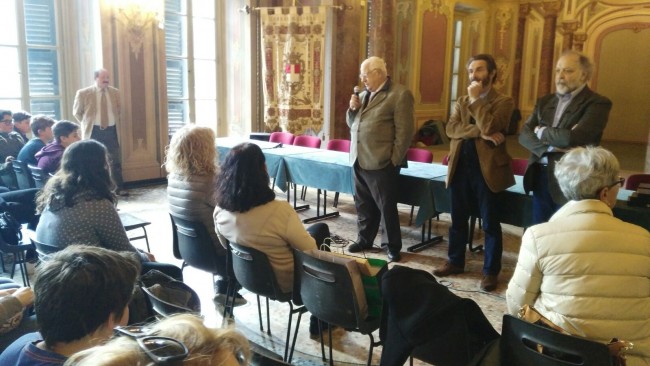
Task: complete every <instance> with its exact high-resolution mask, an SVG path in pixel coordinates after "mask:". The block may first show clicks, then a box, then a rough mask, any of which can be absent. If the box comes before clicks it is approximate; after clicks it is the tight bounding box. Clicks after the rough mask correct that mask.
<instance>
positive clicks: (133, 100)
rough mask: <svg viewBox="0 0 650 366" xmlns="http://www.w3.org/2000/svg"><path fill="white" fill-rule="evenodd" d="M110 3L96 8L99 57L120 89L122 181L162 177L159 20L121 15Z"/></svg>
mask: <svg viewBox="0 0 650 366" xmlns="http://www.w3.org/2000/svg"><path fill="white" fill-rule="evenodd" d="M111 5H112V3H111V2H109V1H104V2H102V6H101V9H100V14H101V19H102V43H103V57H104V67H105V68H106V69H107V70H109V72H110V73H111V80H112V83H113V84H114V85H115V86H116V87H117V88H119V89H120V97H121V105H122V116H121V119H120V123H119V124H118V134H119V136H120V147H121V149H122V173H123V176H124V180H125V181H127V182H128V181H137V180H145V179H154V178H161V177H164V176H165V175H166V174H165V173H164V171H163V169H162V168H161V165H162V159H163V154H164V147H165V146H166V145H167V136H166V135H167V98H166V93H161V90H162V91H165V86H164V85H165V83H164V80H165V79H164V72H162V70H161V65H160V63H161V62H162V64H163V65H164V60H165V57H164V52H163V51H164V50H161V47H163V48H164V40H163V39H162V35H161V34H162V31H161V30H159V29H158V27H157V23H155V24H154V22H148V23H146V24H145V23H138V22H137V21H134V20H132V19H126V18H124V17H123V16H122V14H120V13H119V12H118V11H117V9H114V8H113V6H111ZM161 77H162V78H161ZM160 80H163V83H162V84H161V83H160Z"/></svg>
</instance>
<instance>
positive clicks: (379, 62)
mask: <svg viewBox="0 0 650 366" xmlns="http://www.w3.org/2000/svg"><path fill="white" fill-rule="evenodd" d="M363 65H367V66H368V72H370V71H372V70H379V72H380V73H381V74H382V75H388V72H387V71H386V61H384V60H383V59H382V58H381V57H377V56H370V57H368V58H367V59H366V60H365V61H363V62H362V63H361V67H362V68H363Z"/></svg>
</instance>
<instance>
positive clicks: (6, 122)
mask: <svg viewBox="0 0 650 366" xmlns="http://www.w3.org/2000/svg"><path fill="white" fill-rule="evenodd" d="M0 122H2V123H5V124H11V120H10V119H3V120H2V121H0Z"/></svg>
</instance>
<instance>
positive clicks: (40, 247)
mask: <svg viewBox="0 0 650 366" xmlns="http://www.w3.org/2000/svg"><path fill="white" fill-rule="evenodd" d="M29 240H30V241H31V242H32V244H33V245H34V247H35V248H36V254H38V260H39V261H41V262H45V261H47V260H49V259H50V254H53V253H56V252H58V251H59V250H61V248H59V247H57V246H54V245H50V244H45V243H41V242H40V241H38V240H36V238H35V237H34V235H32V236H31V237H30V238H29Z"/></svg>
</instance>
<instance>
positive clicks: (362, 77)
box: [359, 69, 376, 80]
mask: <svg viewBox="0 0 650 366" xmlns="http://www.w3.org/2000/svg"><path fill="white" fill-rule="evenodd" d="M375 70H376V69H372V70H370V71H368V72H365V73H362V74H359V79H360V80H363V79H365V78H367V77H368V75H370V74H372V72H373V71H375Z"/></svg>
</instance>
